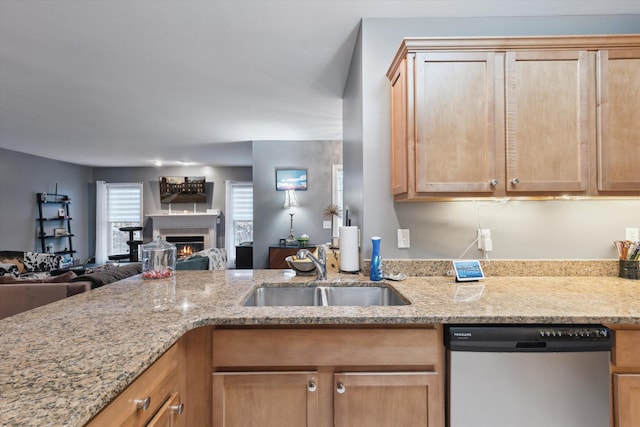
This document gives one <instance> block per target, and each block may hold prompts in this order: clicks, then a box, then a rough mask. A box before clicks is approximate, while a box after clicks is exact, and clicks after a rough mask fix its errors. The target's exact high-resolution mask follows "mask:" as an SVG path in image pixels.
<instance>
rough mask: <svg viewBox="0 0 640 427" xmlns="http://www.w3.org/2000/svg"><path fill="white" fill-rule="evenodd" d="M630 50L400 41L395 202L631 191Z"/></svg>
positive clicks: (587, 40)
mask: <svg viewBox="0 0 640 427" xmlns="http://www.w3.org/2000/svg"><path fill="white" fill-rule="evenodd" d="M639 47H640V36H637V35H632V36H593V37H581V36H575V37H502V38H452V39H447V38H437V39H430V38H420V39H405V40H404V41H403V42H402V44H401V46H400V49H399V50H398V52H397V53H396V56H395V58H394V60H393V62H392V64H391V67H390V68H389V71H388V73H387V77H388V78H389V80H390V81H391V128H392V133H391V147H392V148H391V151H392V153H391V154H392V156H391V158H392V183H391V187H392V194H393V196H394V198H395V200H396V201H402V200H438V199H446V198H455V197H474V198H475V197H494V196H496V197H504V196H513V197H548V196H561V195H580V196H586V195H617V196H638V195H640V172H638V163H639V161H640V154H639V153H640V149H639V147H640V116H639V114H640V106H639V105H638V104H639V103H640V75H639V74H640V48H639ZM599 106H600V107H599ZM627 106H629V107H631V108H627ZM630 147H634V148H630ZM630 151H633V152H632V153H631V152H630Z"/></svg>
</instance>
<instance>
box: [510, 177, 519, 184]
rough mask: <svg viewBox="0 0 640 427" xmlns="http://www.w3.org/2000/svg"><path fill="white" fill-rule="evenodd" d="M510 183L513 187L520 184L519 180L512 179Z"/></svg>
mask: <svg viewBox="0 0 640 427" xmlns="http://www.w3.org/2000/svg"><path fill="white" fill-rule="evenodd" d="M511 183H512V184H513V185H518V184H520V180H519V179H518V178H513V179H512V180H511Z"/></svg>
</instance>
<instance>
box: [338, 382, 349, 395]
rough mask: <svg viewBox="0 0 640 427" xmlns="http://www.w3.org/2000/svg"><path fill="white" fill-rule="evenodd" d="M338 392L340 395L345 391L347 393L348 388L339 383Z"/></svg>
mask: <svg viewBox="0 0 640 427" xmlns="http://www.w3.org/2000/svg"><path fill="white" fill-rule="evenodd" d="M336 391H337V392H338V393H340V394H342V393H344V392H345V391H347V388H346V387H345V386H344V384H342V383H338V385H337V386H336Z"/></svg>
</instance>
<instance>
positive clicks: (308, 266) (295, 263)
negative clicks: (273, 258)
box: [284, 255, 316, 276]
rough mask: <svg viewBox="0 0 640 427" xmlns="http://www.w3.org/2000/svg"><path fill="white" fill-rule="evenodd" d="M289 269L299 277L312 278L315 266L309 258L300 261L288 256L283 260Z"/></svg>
mask: <svg viewBox="0 0 640 427" xmlns="http://www.w3.org/2000/svg"><path fill="white" fill-rule="evenodd" d="M284 260H285V261H286V262H287V265H288V266H289V268H290V269H292V270H294V271H295V272H296V274H299V275H301V276H312V275H314V274H315V271H316V265H315V264H314V263H313V261H311V260H310V259H309V258H305V259H300V258H296V257H295V256H291V255H290V256H288V257H286V258H285V259H284Z"/></svg>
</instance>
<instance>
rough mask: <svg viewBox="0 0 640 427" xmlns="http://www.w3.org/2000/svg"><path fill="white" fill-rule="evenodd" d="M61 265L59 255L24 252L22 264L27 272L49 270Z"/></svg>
mask: <svg viewBox="0 0 640 427" xmlns="http://www.w3.org/2000/svg"><path fill="white" fill-rule="evenodd" d="M61 265H62V256H61V255H51V254H43V253H40V252H25V253H24V266H25V268H26V270H27V271H28V272H42V271H51V270H55V269H58V268H60V266H61Z"/></svg>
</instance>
